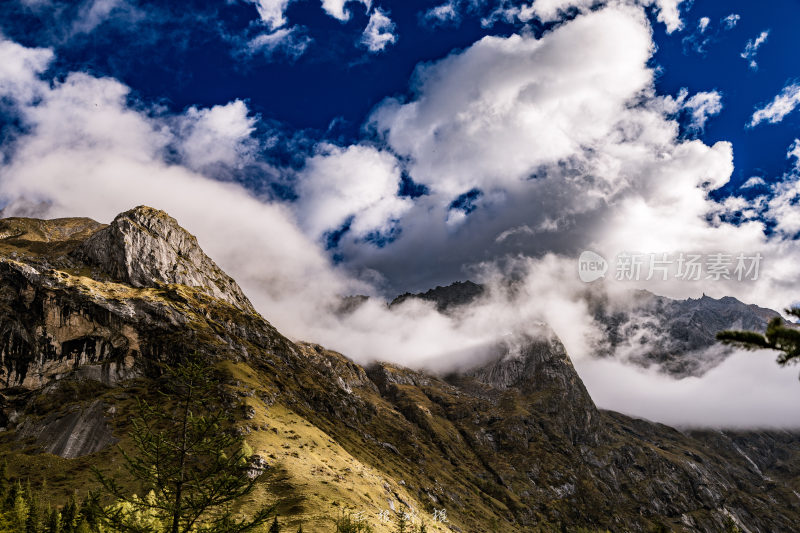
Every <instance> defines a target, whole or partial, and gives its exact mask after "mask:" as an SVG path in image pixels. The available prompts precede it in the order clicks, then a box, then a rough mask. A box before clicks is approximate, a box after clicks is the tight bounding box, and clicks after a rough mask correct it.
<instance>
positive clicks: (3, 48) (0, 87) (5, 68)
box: [0, 40, 54, 104]
mask: <svg viewBox="0 0 800 533" xmlns="http://www.w3.org/2000/svg"><path fill="white" fill-rule="evenodd" d="M53 57H54V56H53V52H52V51H51V50H49V49H47V48H25V47H24V46H21V45H19V44H17V43H15V42H12V41H8V40H0V59H2V61H0V94H9V95H11V94H13V95H14V98H15V99H16V100H17V101H18V102H20V103H22V104H28V103H30V102H31V101H32V100H33V99H34V98H35V97H37V96H38V95H39V94H40V93H41V92H42V90H43V85H42V81H41V79H40V78H39V75H40V74H41V73H42V72H44V71H45V69H46V68H47V66H48V65H49V64H50V62H51V61H52V60H53Z"/></svg>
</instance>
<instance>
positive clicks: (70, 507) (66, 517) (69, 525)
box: [61, 496, 78, 533]
mask: <svg viewBox="0 0 800 533" xmlns="http://www.w3.org/2000/svg"><path fill="white" fill-rule="evenodd" d="M77 522H78V506H77V504H76V503H75V497H74V496H73V497H71V498H70V499H69V501H68V502H67V503H66V504H65V505H64V507H63V508H62V509H61V532H62V533H75V528H76V527H77V526H78V523H77Z"/></svg>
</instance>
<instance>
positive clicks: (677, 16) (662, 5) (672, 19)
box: [643, 0, 684, 33]
mask: <svg viewBox="0 0 800 533" xmlns="http://www.w3.org/2000/svg"><path fill="white" fill-rule="evenodd" d="M683 2H684V0H654V2H653V3H654V4H655V5H656V7H657V8H658V15H657V17H656V18H657V19H658V21H659V22H663V23H664V25H665V26H666V27H667V33H672V32H674V31H677V30H681V29H683V21H682V20H681V11H680V5H681V4H682V3H683ZM643 3H644V2H643Z"/></svg>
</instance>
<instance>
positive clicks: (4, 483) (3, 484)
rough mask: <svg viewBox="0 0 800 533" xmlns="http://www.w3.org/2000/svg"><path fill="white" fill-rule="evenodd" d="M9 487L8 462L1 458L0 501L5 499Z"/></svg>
mask: <svg viewBox="0 0 800 533" xmlns="http://www.w3.org/2000/svg"><path fill="white" fill-rule="evenodd" d="M9 488H10V482H9V479H8V462H7V461H6V460H5V459H3V462H2V463H0V501H4V500H5V497H6V495H7V494H8V490H9Z"/></svg>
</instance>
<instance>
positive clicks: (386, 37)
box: [361, 8, 397, 53]
mask: <svg viewBox="0 0 800 533" xmlns="http://www.w3.org/2000/svg"><path fill="white" fill-rule="evenodd" d="M396 42H397V35H396V34H395V23H394V22H392V19H390V18H389V14H388V13H386V12H385V11H383V10H382V9H380V8H375V10H374V11H373V12H372V14H371V15H370V16H369V22H368V23H367V27H366V28H364V33H363V34H362V35H361V44H362V45H363V46H365V47H366V48H367V50H369V51H370V52H373V53H374V52H381V51H383V50H384V49H385V48H386V47H387V46H389V45H391V44H394V43H396Z"/></svg>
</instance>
